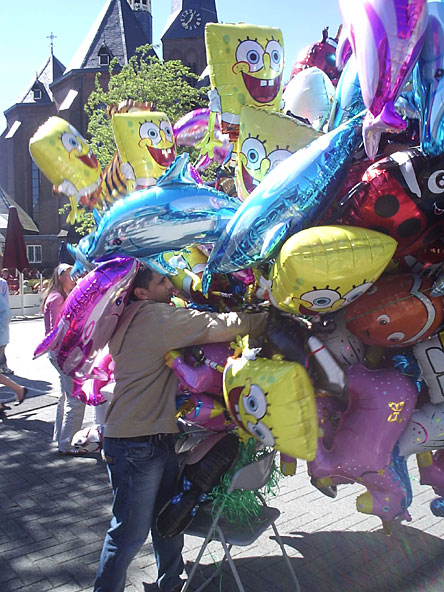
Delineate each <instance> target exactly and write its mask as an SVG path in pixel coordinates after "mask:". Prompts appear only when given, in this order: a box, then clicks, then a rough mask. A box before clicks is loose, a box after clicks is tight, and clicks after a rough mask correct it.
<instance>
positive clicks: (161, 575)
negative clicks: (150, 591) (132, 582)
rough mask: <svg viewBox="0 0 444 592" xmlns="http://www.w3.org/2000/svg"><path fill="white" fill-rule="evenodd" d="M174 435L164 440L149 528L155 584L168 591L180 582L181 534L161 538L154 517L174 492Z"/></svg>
mask: <svg viewBox="0 0 444 592" xmlns="http://www.w3.org/2000/svg"><path fill="white" fill-rule="evenodd" d="M175 440H176V438H175V436H167V438H166V439H165V441H164V444H165V447H166V448H167V450H168V459H167V464H166V465H165V470H164V473H163V478H162V481H161V483H160V487H159V493H158V495H157V499H156V505H155V509H154V519H153V525H152V528H151V536H152V538H153V550H154V555H155V557H156V564H157V574H158V575H157V586H158V587H159V590H162V591H166V592H169V591H170V590H174V588H175V587H176V586H178V584H180V577H179V576H180V574H181V573H182V572H183V568H184V564H183V559H182V549H183V535H178V536H175V537H169V538H163V537H161V536H160V535H159V533H158V532H157V529H156V519H157V515H158V513H159V512H160V510H161V509H162V508H163V507H164V506H165V504H166V503H167V502H169V501H170V500H171V498H172V497H173V496H174V495H175V494H176V483H177V474H178V470H179V469H178V462H177V455H176V453H175V451H174V444H175Z"/></svg>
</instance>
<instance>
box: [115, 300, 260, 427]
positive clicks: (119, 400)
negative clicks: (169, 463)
mask: <svg viewBox="0 0 444 592" xmlns="http://www.w3.org/2000/svg"><path fill="white" fill-rule="evenodd" d="M266 319H267V315H266V314H264V313H260V314H248V315H247V314H244V313H227V314H215V313H209V312H200V311H197V310H191V309H185V308H174V307H173V306H170V305H169V304H164V303H162V302H153V301H151V300H140V301H137V302H133V303H131V304H130V305H129V306H128V307H127V309H126V310H125V312H124V313H123V315H122V318H121V320H120V322H119V325H118V327H117V330H116V332H115V333H114V335H113V337H112V338H111V341H110V344H109V349H110V353H111V355H112V357H113V359H114V362H115V377H116V386H115V389H114V397H113V399H112V401H111V405H110V407H109V409H108V412H107V414H106V422H105V423H106V425H105V436H106V437H109V438H128V437H132V436H144V435H149V434H162V433H173V432H177V431H178V430H177V425H176V419H175V413H176V404H175V397H176V392H177V378H176V375H175V374H174V373H173V372H172V370H170V369H169V368H168V367H167V366H165V360H164V355H165V354H166V353H167V352H168V351H169V350H170V349H175V348H180V347H185V346H188V345H202V344H205V343H219V342H224V341H230V340H233V339H235V338H236V336H237V335H247V334H250V335H252V336H253V337H255V336H258V335H261V334H262V333H263V332H264V330H265V323H266Z"/></svg>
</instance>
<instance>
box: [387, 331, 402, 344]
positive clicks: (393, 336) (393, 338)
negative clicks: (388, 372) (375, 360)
mask: <svg viewBox="0 0 444 592" xmlns="http://www.w3.org/2000/svg"><path fill="white" fill-rule="evenodd" d="M404 337H405V333H403V332H402V331H397V332H396V333H390V335H389V336H388V337H387V341H390V343H399V342H400V341H402V340H403V339H404Z"/></svg>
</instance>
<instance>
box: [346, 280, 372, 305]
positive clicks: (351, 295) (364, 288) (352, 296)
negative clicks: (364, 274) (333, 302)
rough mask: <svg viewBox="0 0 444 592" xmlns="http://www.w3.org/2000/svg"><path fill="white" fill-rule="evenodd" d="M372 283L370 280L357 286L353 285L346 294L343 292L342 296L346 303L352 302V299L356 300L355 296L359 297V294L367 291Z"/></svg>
mask: <svg viewBox="0 0 444 592" xmlns="http://www.w3.org/2000/svg"><path fill="white" fill-rule="evenodd" d="M372 285H373V284H372V282H366V283H365V284H360V285H359V286H355V287H354V288H353V289H352V290H349V291H348V292H347V293H346V294H344V296H343V297H342V298H343V299H344V300H345V301H346V302H347V304H350V302H353V300H356V298H359V296H362V294H364V292H367V290H368V289H369V288H370V286H372Z"/></svg>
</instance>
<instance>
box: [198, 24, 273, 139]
mask: <svg viewBox="0 0 444 592" xmlns="http://www.w3.org/2000/svg"><path fill="white" fill-rule="evenodd" d="M205 44H206V49H207V61H208V65H209V69H210V83H211V88H212V90H211V91H210V94H209V96H210V109H211V111H219V112H220V113H221V131H222V132H223V133H229V134H230V140H233V139H236V137H237V132H238V129H239V121H240V112H241V107H242V106H243V105H250V106H251V107H257V108H260V109H265V110H267V111H279V109H280V105H281V98H282V72H283V69H284V44H283V40H282V33H281V31H280V29H277V28H274V27H259V26H255V25H247V24H244V23H240V24H221V23H209V24H207V25H206V26H205ZM216 91H217V92H216ZM219 101H220V104H219Z"/></svg>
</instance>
